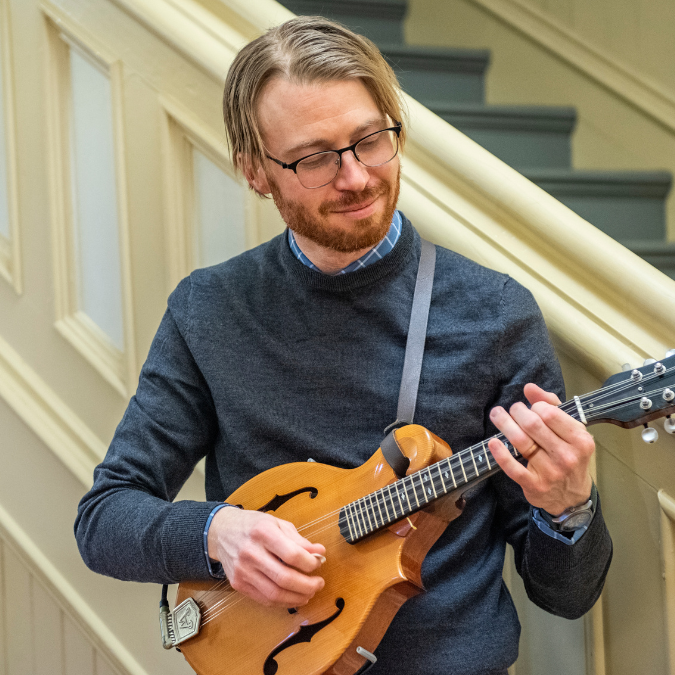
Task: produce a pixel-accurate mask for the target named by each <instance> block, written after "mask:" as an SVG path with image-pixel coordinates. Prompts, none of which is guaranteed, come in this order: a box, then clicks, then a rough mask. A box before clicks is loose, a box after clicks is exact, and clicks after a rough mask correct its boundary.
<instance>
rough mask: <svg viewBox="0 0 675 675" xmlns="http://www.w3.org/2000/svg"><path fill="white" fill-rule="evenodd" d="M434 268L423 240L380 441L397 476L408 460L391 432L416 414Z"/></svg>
mask: <svg viewBox="0 0 675 675" xmlns="http://www.w3.org/2000/svg"><path fill="white" fill-rule="evenodd" d="M435 268H436V247H435V246H434V245H433V244H432V243H431V242H430V241H427V240H426V239H422V252H421V254H420V262H419V267H418V268H417V281H416V282H415V293H414V295H413V303H412V310H411V311H410V325H409V326H408V338H407V341H406V345H405V358H404V359H403V375H402V376H401V388H400V389H399V392H398V408H397V409H396V421H395V422H393V423H392V424H390V425H389V426H388V427H387V428H386V429H385V430H384V434H385V435H384V439H383V440H382V443H381V444H380V448H381V450H382V454H383V455H384V458H385V459H386V460H387V462H388V463H389V466H390V467H391V468H392V469H393V470H394V473H395V474H396V475H397V476H398V477H399V478H402V477H403V476H405V474H406V471H407V470H408V467H409V466H410V460H409V459H408V458H407V457H406V456H405V455H404V454H403V452H401V448H400V447H399V445H398V442H397V440H396V436H395V435H394V431H395V430H396V429H398V428H399V427H402V426H405V425H406V424H412V421H413V416H414V414H415V404H416V403H417V390H418V388H419V384H420V374H421V372H422V359H423V358H424V344H425V342H426V338H427V321H428V319H429V306H430V305H431V290H432V288H433V285H434V270H435Z"/></svg>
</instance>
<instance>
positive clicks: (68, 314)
mask: <svg viewBox="0 0 675 675" xmlns="http://www.w3.org/2000/svg"><path fill="white" fill-rule="evenodd" d="M42 9H43V11H44V13H45V16H46V19H47V20H46V33H47V40H46V41H47V44H48V49H47V72H48V77H47V83H48V94H47V99H48V103H47V105H48V110H49V114H48V116H47V117H48V132H49V133H48V136H49V147H50V152H49V155H50V161H49V182H50V192H51V207H52V208H51V212H52V238H53V244H52V245H53V262H54V275H55V280H54V282H55V283H54V287H55V296H56V301H55V305H56V328H57V330H58V331H59V333H60V334H61V335H62V336H63V337H64V338H65V339H66V340H68V341H69V342H70V343H71V344H72V346H73V347H74V348H75V349H76V350H77V351H78V352H79V353H80V354H81V355H82V356H83V357H84V358H85V359H86V360H87V361H88V362H89V363H90V365H92V367H94V368H95V369H96V370H97V371H98V372H99V374H100V375H101V376H102V377H103V378H104V379H105V380H106V381H107V382H108V383H109V384H110V385H111V386H112V387H113V388H114V389H115V390H116V391H117V392H118V393H119V394H120V396H122V397H123V398H127V397H128V396H129V394H130V383H132V382H134V381H135V378H136V376H137V364H136V343H135V332H134V315H133V294H132V286H131V284H132V273H131V251H130V241H129V209H128V200H127V185H126V158H125V150H124V128H123V117H124V111H123V83H122V82H123V73H122V65H121V63H120V62H119V61H116V60H115V57H114V56H113V55H112V54H109V53H107V52H106V50H105V49H104V48H103V47H102V46H101V45H100V44H99V43H98V42H96V41H91V40H90V36H88V35H87V34H85V33H83V32H82V31H80V29H79V28H78V27H77V26H76V25H73V24H71V22H70V21H69V20H68V18H67V17H65V16H64V15H63V14H62V13H61V12H60V11H59V10H58V9H57V8H55V7H53V6H51V5H48V4H45V5H43V7H42ZM69 49H76V50H77V51H78V52H79V53H80V54H81V55H82V56H83V57H85V58H86V59H87V60H88V61H89V62H90V63H92V64H93V65H95V66H96V67H97V68H99V69H100V70H101V72H103V73H104V74H105V75H106V76H108V77H109V78H110V81H111V93H112V107H113V110H112V117H113V125H114V128H113V139H114V148H115V179H116V190H117V214H118V231H119V241H120V247H119V248H120V275H121V287H122V312H123V316H122V321H123V326H124V329H123V330H124V351H123V352H122V351H120V350H118V349H117V348H115V347H114V346H113V345H112V343H111V340H110V339H109V338H108V336H107V335H106V334H105V333H104V332H103V331H102V330H100V329H99V328H98V326H96V325H95V324H94V323H93V322H92V321H91V320H90V319H89V318H88V317H86V316H85V315H84V314H83V313H82V312H79V311H78V294H77V281H76V274H75V270H76V269H77V261H76V259H75V252H74V240H73V236H74V235H73V209H72V204H71V194H72V189H71V182H70V176H71V173H70V145H69V140H68V139H69V138H70V130H69V128H68V121H69V119H70V112H69V102H70V96H69V84H70V76H69V72H68V58H69V56H68V53H69Z"/></svg>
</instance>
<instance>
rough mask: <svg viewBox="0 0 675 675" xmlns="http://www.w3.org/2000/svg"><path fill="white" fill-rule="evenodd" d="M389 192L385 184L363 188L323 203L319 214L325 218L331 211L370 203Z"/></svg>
mask: <svg viewBox="0 0 675 675" xmlns="http://www.w3.org/2000/svg"><path fill="white" fill-rule="evenodd" d="M388 192H389V185H388V184H387V183H385V182H382V183H380V184H379V185H373V186H370V187H365V188H364V189H363V190H361V192H347V193H346V194H344V195H342V196H341V197H340V199H335V200H333V201H330V202H323V204H321V206H319V213H320V214H321V215H322V216H327V215H328V214H329V213H330V212H331V211H334V210H336V209H344V208H348V207H350V206H357V205H358V204H363V203H365V202H370V201H372V200H374V199H375V198H376V197H379V196H380V195H383V194H387V193H388Z"/></svg>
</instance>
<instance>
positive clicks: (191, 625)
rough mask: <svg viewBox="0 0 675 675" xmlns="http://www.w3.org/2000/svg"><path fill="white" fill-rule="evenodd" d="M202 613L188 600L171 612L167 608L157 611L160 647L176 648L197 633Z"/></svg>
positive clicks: (193, 602)
mask: <svg viewBox="0 0 675 675" xmlns="http://www.w3.org/2000/svg"><path fill="white" fill-rule="evenodd" d="M201 621H202V613H201V610H200V609H199V605H198V604H197V603H196V602H195V601H194V600H193V599H192V598H188V599H187V600H184V601H183V602H181V603H180V605H178V607H176V609H174V610H173V612H170V611H169V608H168V606H163V607H161V608H160V610H159V628H160V631H161V634H162V646H163V647H164V649H171V648H172V647H176V646H178V645H179V644H181V642H185V641H186V640H189V639H190V638H192V637H194V636H195V635H197V633H199V629H200V628H201Z"/></svg>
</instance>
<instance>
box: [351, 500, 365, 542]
mask: <svg viewBox="0 0 675 675" xmlns="http://www.w3.org/2000/svg"><path fill="white" fill-rule="evenodd" d="M352 509H353V511H352V518H354V521H355V523H356V526H355V527H354V530H356V528H357V527H358V530H359V537H362V536H363V530H362V529H361V520H360V518H359V511H358V506H357V504H356V502H352Z"/></svg>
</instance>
